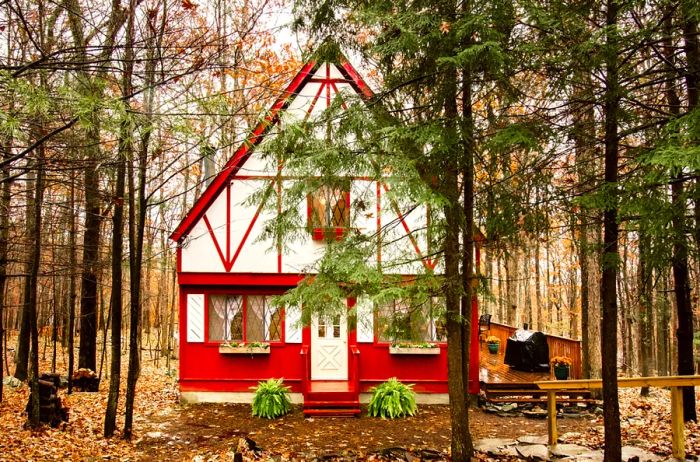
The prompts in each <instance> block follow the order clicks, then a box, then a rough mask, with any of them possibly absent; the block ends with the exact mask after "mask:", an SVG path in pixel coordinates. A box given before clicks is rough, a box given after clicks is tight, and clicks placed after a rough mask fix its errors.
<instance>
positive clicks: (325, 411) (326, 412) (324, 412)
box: [304, 407, 360, 417]
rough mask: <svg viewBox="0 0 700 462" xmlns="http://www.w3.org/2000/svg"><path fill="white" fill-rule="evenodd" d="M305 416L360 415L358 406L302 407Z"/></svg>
mask: <svg viewBox="0 0 700 462" xmlns="http://www.w3.org/2000/svg"><path fill="white" fill-rule="evenodd" d="M304 415H305V416H316V417H355V416H358V415H360V408H359V407H357V408H314V409H304Z"/></svg>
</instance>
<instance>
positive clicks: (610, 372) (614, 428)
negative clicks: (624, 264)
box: [600, 0, 622, 461]
mask: <svg viewBox="0 0 700 462" xmlns="http://www.w3.org/2000/svg"><path fill="white" fill-rule="evenodd" d="M618 8H619V5H618V3H617V2H616V0H607V2H606V25H607V31H606V44H605V52H604V53H605V77H606V78H605V106H604V116H605V180H604V181H605V184H606V186H608V194H612V195H613V197H612V198H611V199H612V200H611V201H610V202H611V205H608V206H607V207H606V208H605V210H604V211H603V226H604V233H603V246H604V251H603V252H604V253H603V269H602V271H603V277H602V281H601V287H600V293H601V300H602V305H603V323H602V326H601V334H602V335H601V350H602V353H603V358H604V360H603V402H604V403H605V406H604V408H603V424H604V427H605V450H604V453H605V454H604V457H605V460H607V461H618V460H621V459H622V436H621V430H620V405H619V402H618V387H617V290H616V289H617V287H616V284H617V272H618V264H619V255H618V224H617V202H618V198H617V178H618V165H617V164H618V150H619V140H618V111H619V104H620V100H619V98H620V88H619V75H618V66H619V64H618V47H619V45H618V35H617V21H618V17H617V15H618Z"/></svg>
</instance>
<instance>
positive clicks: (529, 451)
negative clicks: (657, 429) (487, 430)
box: [475, 436, 662, 462]
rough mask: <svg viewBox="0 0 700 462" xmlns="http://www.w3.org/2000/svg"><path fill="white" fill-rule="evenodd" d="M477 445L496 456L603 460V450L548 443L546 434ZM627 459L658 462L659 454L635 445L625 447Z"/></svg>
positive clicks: (487, 440)
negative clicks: (550, 444)
mask: <svg viewBox="0 0 700 462" xmlns="http://www.w3.org/2000/svg"><path fill="white" fill-rule="evenodd" d="M475 449H476V450H477V451H479V452H482V453H484V454H487V455H489V456H492V457H517V458H522V459H527V460H538V461H575V462H599V461H600V462H602V461H603V450H602V449H599V450H593V449H590V448H587V447H585V446H579V445H578V444H564V443H561V444H558V445H556V446H548V445H547V437H546V436H521V437H520V438H518V439H517V440H510V439H503V438H484V439H481V440H477V441H476V443H475ZM622 460H623V462H656V461H660V460H662V459H661V458H660V457H659V456H657V455H655V454H652V453H650V452H647V451H644V450H642V449H639V448H635V447H632V446H625V447H623V448H622Z"/></svg>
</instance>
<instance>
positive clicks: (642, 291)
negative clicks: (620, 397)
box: [637, 228, 653, 396]
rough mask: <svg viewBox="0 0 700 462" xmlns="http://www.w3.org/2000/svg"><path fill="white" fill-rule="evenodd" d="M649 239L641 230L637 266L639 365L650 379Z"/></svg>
mask: <svg viewBox="0 0 700 462" xmlns="http://www.w3.org/2000/svg"><path fill="white" fill-rule="evenodd" d="M649 245H650V243H649V237H648V235H647V232H646V230H645V229H643V228H642V229H640V230H639V266H637V281H638V282H637V284H638V286H639V305H640V313H639V343H638V348H639V363H640V366H641V374H642V377H649V374H650V372H651V359H652V353H651V345H652V338H651V326H652V324H651V318H652V304H653V299H652V293H651V286H652V281H651V268H650V266H649V264H648V263H647V260H648V258H649ZM641 394H642V396H648V395H649V387H642V390H641Z"/></svg>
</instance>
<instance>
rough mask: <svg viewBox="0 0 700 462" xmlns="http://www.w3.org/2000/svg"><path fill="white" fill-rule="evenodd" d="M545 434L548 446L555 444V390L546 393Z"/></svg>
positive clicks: (556, 436)
mask: <svg viewBox="0 0 700 462" xmlns="http://www.w3.org/2000/svg"><path fill="white" fill-rule="evenodd" d="M547 434H548V437H549V445H550V446H555V445H556V444H557V439H558V438H559V436H558V435H557V392H556V391H555V390H548V391H547Z"/></svg>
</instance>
